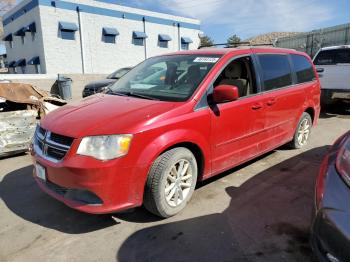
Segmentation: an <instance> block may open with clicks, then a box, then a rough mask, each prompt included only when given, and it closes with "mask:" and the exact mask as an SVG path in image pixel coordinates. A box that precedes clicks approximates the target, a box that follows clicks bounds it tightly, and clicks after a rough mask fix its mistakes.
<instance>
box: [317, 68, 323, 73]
mask: <svg viewBox="0 0 350 262" xmlns="http://www.w3.org/2000/svg"><path fill="white" fill-rule="evenodd" d="M316 72H317V73H323V72H324V68H322V67H319V68H316Z"/></svg>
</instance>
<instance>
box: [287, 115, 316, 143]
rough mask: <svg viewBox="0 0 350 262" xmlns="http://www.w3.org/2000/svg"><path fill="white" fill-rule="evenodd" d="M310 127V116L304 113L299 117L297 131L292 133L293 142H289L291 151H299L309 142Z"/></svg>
mask: <svg viewBox="0 0 350 262" xmlns="http://www.w3.org/2000/svg"><path fill="white" fill-rule="evenodd" d="M311 127H312V119H311V116H310V115H309V114H308V113H306V112H304V113H303V114H302V115H301V118H300V120H299V123H298V126H297V129H296V131H295V133H294V137H293V140H292V141H291V142H290V147H291V148H293V149H299V148H302V147H304V146H305V145H306V144H307V142H308V141H309V138H310V134H311Z"/></svg>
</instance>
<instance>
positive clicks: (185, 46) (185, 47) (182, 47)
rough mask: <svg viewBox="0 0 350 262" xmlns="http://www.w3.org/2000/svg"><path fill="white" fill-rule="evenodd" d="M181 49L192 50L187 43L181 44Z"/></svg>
mask: <svg viewBox="0 0 350 262" xmlns="http://www.w3.org/2000/svg"><path fill="white" fill-rule="evenodd" d="M181 49H182V50H189V49H190V45H189V44H187V43H181Z"/></svg>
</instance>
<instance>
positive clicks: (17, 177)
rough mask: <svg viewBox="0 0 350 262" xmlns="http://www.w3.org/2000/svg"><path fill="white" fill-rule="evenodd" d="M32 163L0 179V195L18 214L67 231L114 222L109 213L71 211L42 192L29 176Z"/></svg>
mask: <svg viewBox="0 0 350 262" xmlns="http://www.w3.org/2000/svg"><path fill="white" fill-rule="evenodd" d="M32 170H33V167H32V166H26V167H24V168H20V169H17V170H15V171H13V172H11V173H9V174H7V175H6V176H5V177H4V178H3V180H2V181H1V182H0V198H1V199H2V200H3V201H4V203H5V204H6V206H7V207H8V208H9V209H10V210H11V211H12V212H13V213H15V214H16V215H18V216H19V217H21V218H23V219H25V220H27V221H30V222H32V223H35V224H38V225H41V226H43V227H47V228H51V229H55V230H58V231H61V232H64V233H67V234H81V233H88V232H92V231H95V230H99V229H102V228H106V227H109V226H113V225H116V224H117V222H116V221H115V220H114V219H113V217H112V216H111V215H90V214H85V213H81V212H78V211H75V210H73V209H71V208H69V207H67V206H65V205H64V204H62V203H60V202H59V201H56V200H55V199H53V198H51V197H50V196H48V195H47V194H45V193H44V192H42V191H41V190H40V189H39V187H38V186H37V184H36V182H35V181H34V179H33V177H32Z"/></svg>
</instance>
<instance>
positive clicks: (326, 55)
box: [314, 50, 335, 65]
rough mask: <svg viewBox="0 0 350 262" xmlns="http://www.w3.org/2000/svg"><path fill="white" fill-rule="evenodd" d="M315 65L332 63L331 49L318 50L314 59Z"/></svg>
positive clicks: (333, 59) (333, 60)
mask: <svg viewBox="0 0 350 262" xmlns="http://www.w3.org/2000/svg"><path fill="white" fill-rule="evenodd" d="M314 64H315V65H334V64H335V56H334V52H332V50H324V51H320V52H319V53H318V55H317V57H315V59H314Z"/></svg>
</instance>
